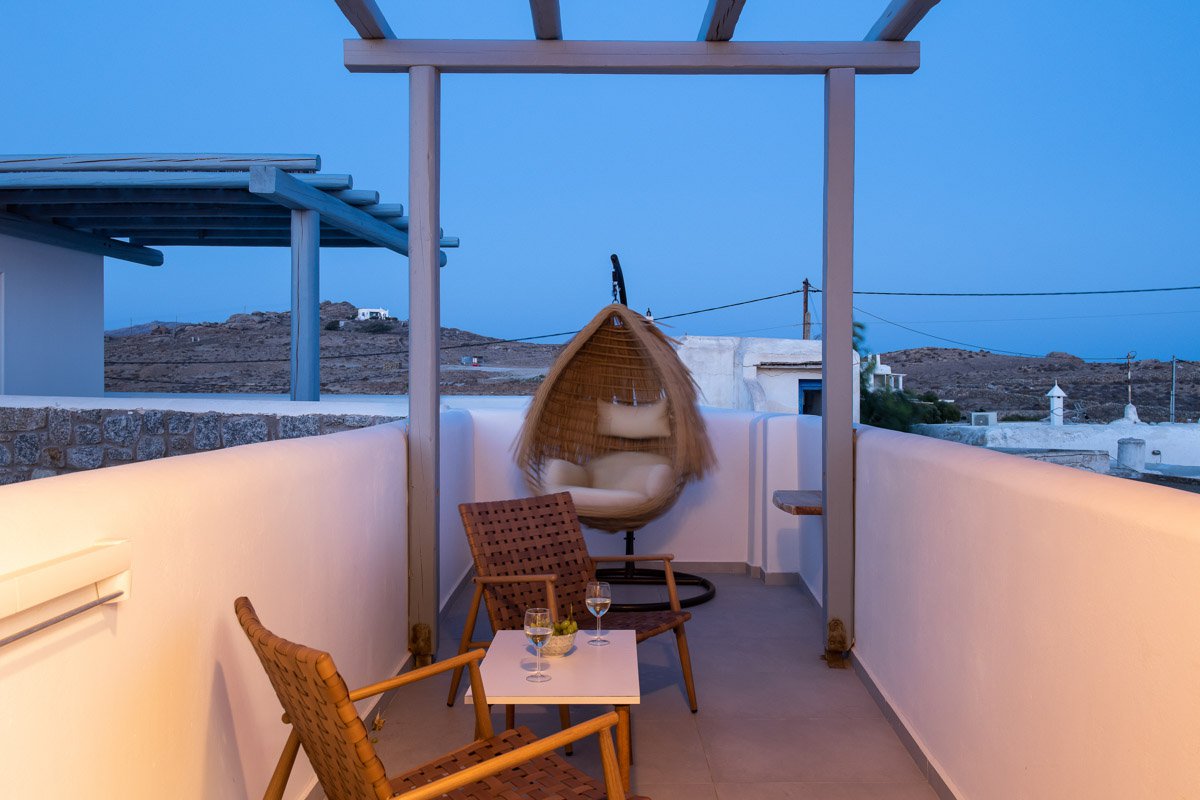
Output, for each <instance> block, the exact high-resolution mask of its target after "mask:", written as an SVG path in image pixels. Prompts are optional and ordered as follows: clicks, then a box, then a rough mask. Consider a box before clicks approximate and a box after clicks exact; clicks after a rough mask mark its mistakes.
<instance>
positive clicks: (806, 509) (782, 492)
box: [771, 489, 825, 516]
mask: <svg viewBox="0 0 1200 800" xmlns="http://www.w3.org/2000/svg"><path fill="white" fill-rule="evenodd" d="M771 502H772V503H774V504H775V507H776V508H781V509H783V510H784V511H786V512H788V513H789V514H795V515H796V516H803V515H808V516H812V515H820V514H824V513H825V493H824V492H822V491H821V490H820V489H795V490H788V489H776V490H775V493H774V494H772V495H771Z"/></svg>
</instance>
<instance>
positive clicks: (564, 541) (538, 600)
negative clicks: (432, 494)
mask: <svg viewBox="0 0 1200 800" xmlns="http://www.w3.org/2000/svg"><path fill="white" fill-rule="evenodd" d="M458 511H459V514H461V515H462V521H463V528H464V529H465V530H466V533H467V542H468V544H469V546H470V548H471V558H472V559H473V560H474V562H475V593H474V595H473V597H472V598H471V608H470V610H469V611H468V613H467V622H466V625H464V626H463V634H462V642H461V644H460V646H459V653H460V654H462V653H466V652H467V651H468V650H470V649H471V648H474V647H487V646H488V644H489V643H488V642H486V641H475V640H474V639H473V637H474V635H475V624H476V619H477V617H478V616H479V605H480V601H481V600H483V601H485V602H486V605H487V613H488V619H489V621H490V622H491V625H492V630H493V631H501V630H519V629H521V628H522V627H523V625H524V615H525V609H527V608H530V607H537V606H543V605H545V607H547V608H549V609H550V611H551V613H552V614H553V615H554V618H555V619H558V610H560V609H566V608H569V607H570V606H571V605H574V607H575V608H576V609H583V608H584V607H585V604H584V593H585V591H586V589H587V584H588V581H592V580H595V575H596V565H597V564H600V563H605V562H610V563H611V562H624V561H629V560H630V559H633V560H635V561H661V562H662V563H663V566H664V573H665V576H666V584H667V593H668V597H669V599H670V609H669V610H667V611H628V612H616V611H610V612H609V613H608V614H605V616H604V624H605V627H606V628H611V629H614V630H620V629H630V630H634V631H636V632H637V641H638V642H644V641H645V640H647V639H649V638H651V637H652V636H657V635H658V634H660V633H666V632H667V631H674V633H675V642H676V644H677V645H678V647H679V662H680V666H681V667H682V668H683V682H684V686H685V688H686V689H687V697H688V705H689V706H691V709H692V712H693V713H695V711H696V687H695V685H694V684H693V681H692V660H691V656H690V655H689V653H688V643H687V633H686V632H685V631H684V623H685V622H687V621H688V620H689V619H691V618H692V615H691V613H690V612H687V611H684V610H682V608H681V607H680V605H679V595H678V593H677V591H676V588H675V577H674V573H673V572H672V571H671V559H672V558H674V556H671V555H661V554H660V555H635V556H628V555H623V556H592V555H589V554H588V549H587V542H586V541H585V540H584V538H583V529H582V528H581V527H580V523H579V516H578V515H577V514H576V513H575V503H574V502H573V501H572V499H571V495H570V493H568V492H559V493H557V494H550V495H542V496H539V497H526V498H521V499H517V500H501V501H497V502H489V503H463V504H462V505H460V506H459V507H458ZM461 679H462V668H461V667H459V668H457V669H455V671H454V677H453V678H452V679H451V681H450V695H449V697H448V698H447V700H446V704H447V705H451V706H452V705H454V700H455V698H456V697H457V696H458V687H459V682H460V681H461ZM511 714H512V712H511V709H510V710H509V717H508V719H509V720H510V722H511V719H512V716H511ZM562 718H563V725H564V727H565V726H566V725H567V724H569V718H568V716H567V715H566V713H565V711H564V713H563V714H562Z"/></svg>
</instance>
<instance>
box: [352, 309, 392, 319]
mask: <svg viewBox="0 0 1200 800" xmlns="http://www.w3.org/2000/svg"><path fill="white" fill-rule="evenodd" d="M390 316H391V314H389V313H388V310H387V309H386V308H360V309H359V310H358V316H356V317H355V319H356V320H358V321H359V322H363V321H364V320H368V319H387V318H388V317H390Z"/></svg>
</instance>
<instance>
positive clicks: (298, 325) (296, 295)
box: [291, 209, 321, 400]
mask: <svg viewBox="0 0 1200 800" xmlns="http://www.w3.org/2000/svg"><path fill="white" fill-rule="evenodd" d="M320 252H321V215H320V214H319V213H317V212H316V211H309V210H305V209H293V210H292V349H291V367H292V377H291V397H292V399H293V400H320V399H321V315H320V309H321V302H320V299H319V298H320Z"/></svg>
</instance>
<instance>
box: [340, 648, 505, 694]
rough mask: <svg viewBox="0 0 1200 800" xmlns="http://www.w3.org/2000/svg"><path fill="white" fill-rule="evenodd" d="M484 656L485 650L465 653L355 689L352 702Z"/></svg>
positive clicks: (481, 658) (455, 667)
mask: <svg viewBox="0 0 1200 800" xmlns="http://www.w3.org/2000/svg"><path fill="white" fill-rule="evenodd" d="M484 655H485V654H484V651H483V650H472V651H471V652H469V653H463V654H462V655H461V656H455V657H454V658H448V659H446V660H445V661H440V662H438V663H437V664H430V665H429V666H428V667H421V668H420V669H414V670H413V671H411V672H406V673H404V674H403V675H397V676H396V677H394V678H388V679H387V680H385V681H380V682H379V683H372V684H371V685H370V686H364V687H362V688H361V689H355V690H354V691H352V692H350V701H351V702H358V701H359V700H362V699H363V698H366V697H373V696H375V695H377V694H383V693H384V692H387V691H391V690H392V689H396V688H399V687H401V686H407V685H408V684H410V683H415V682H417V681H419V680H424V679H425V678H428V677H431V676H433V675H437V674H438V673H441V672H446V671H448V670H452V669H457V668H459V667H465V666H466V665H468V664H470V663H471V662H472V661H481V660H483V656H484Z"/></svg>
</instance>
